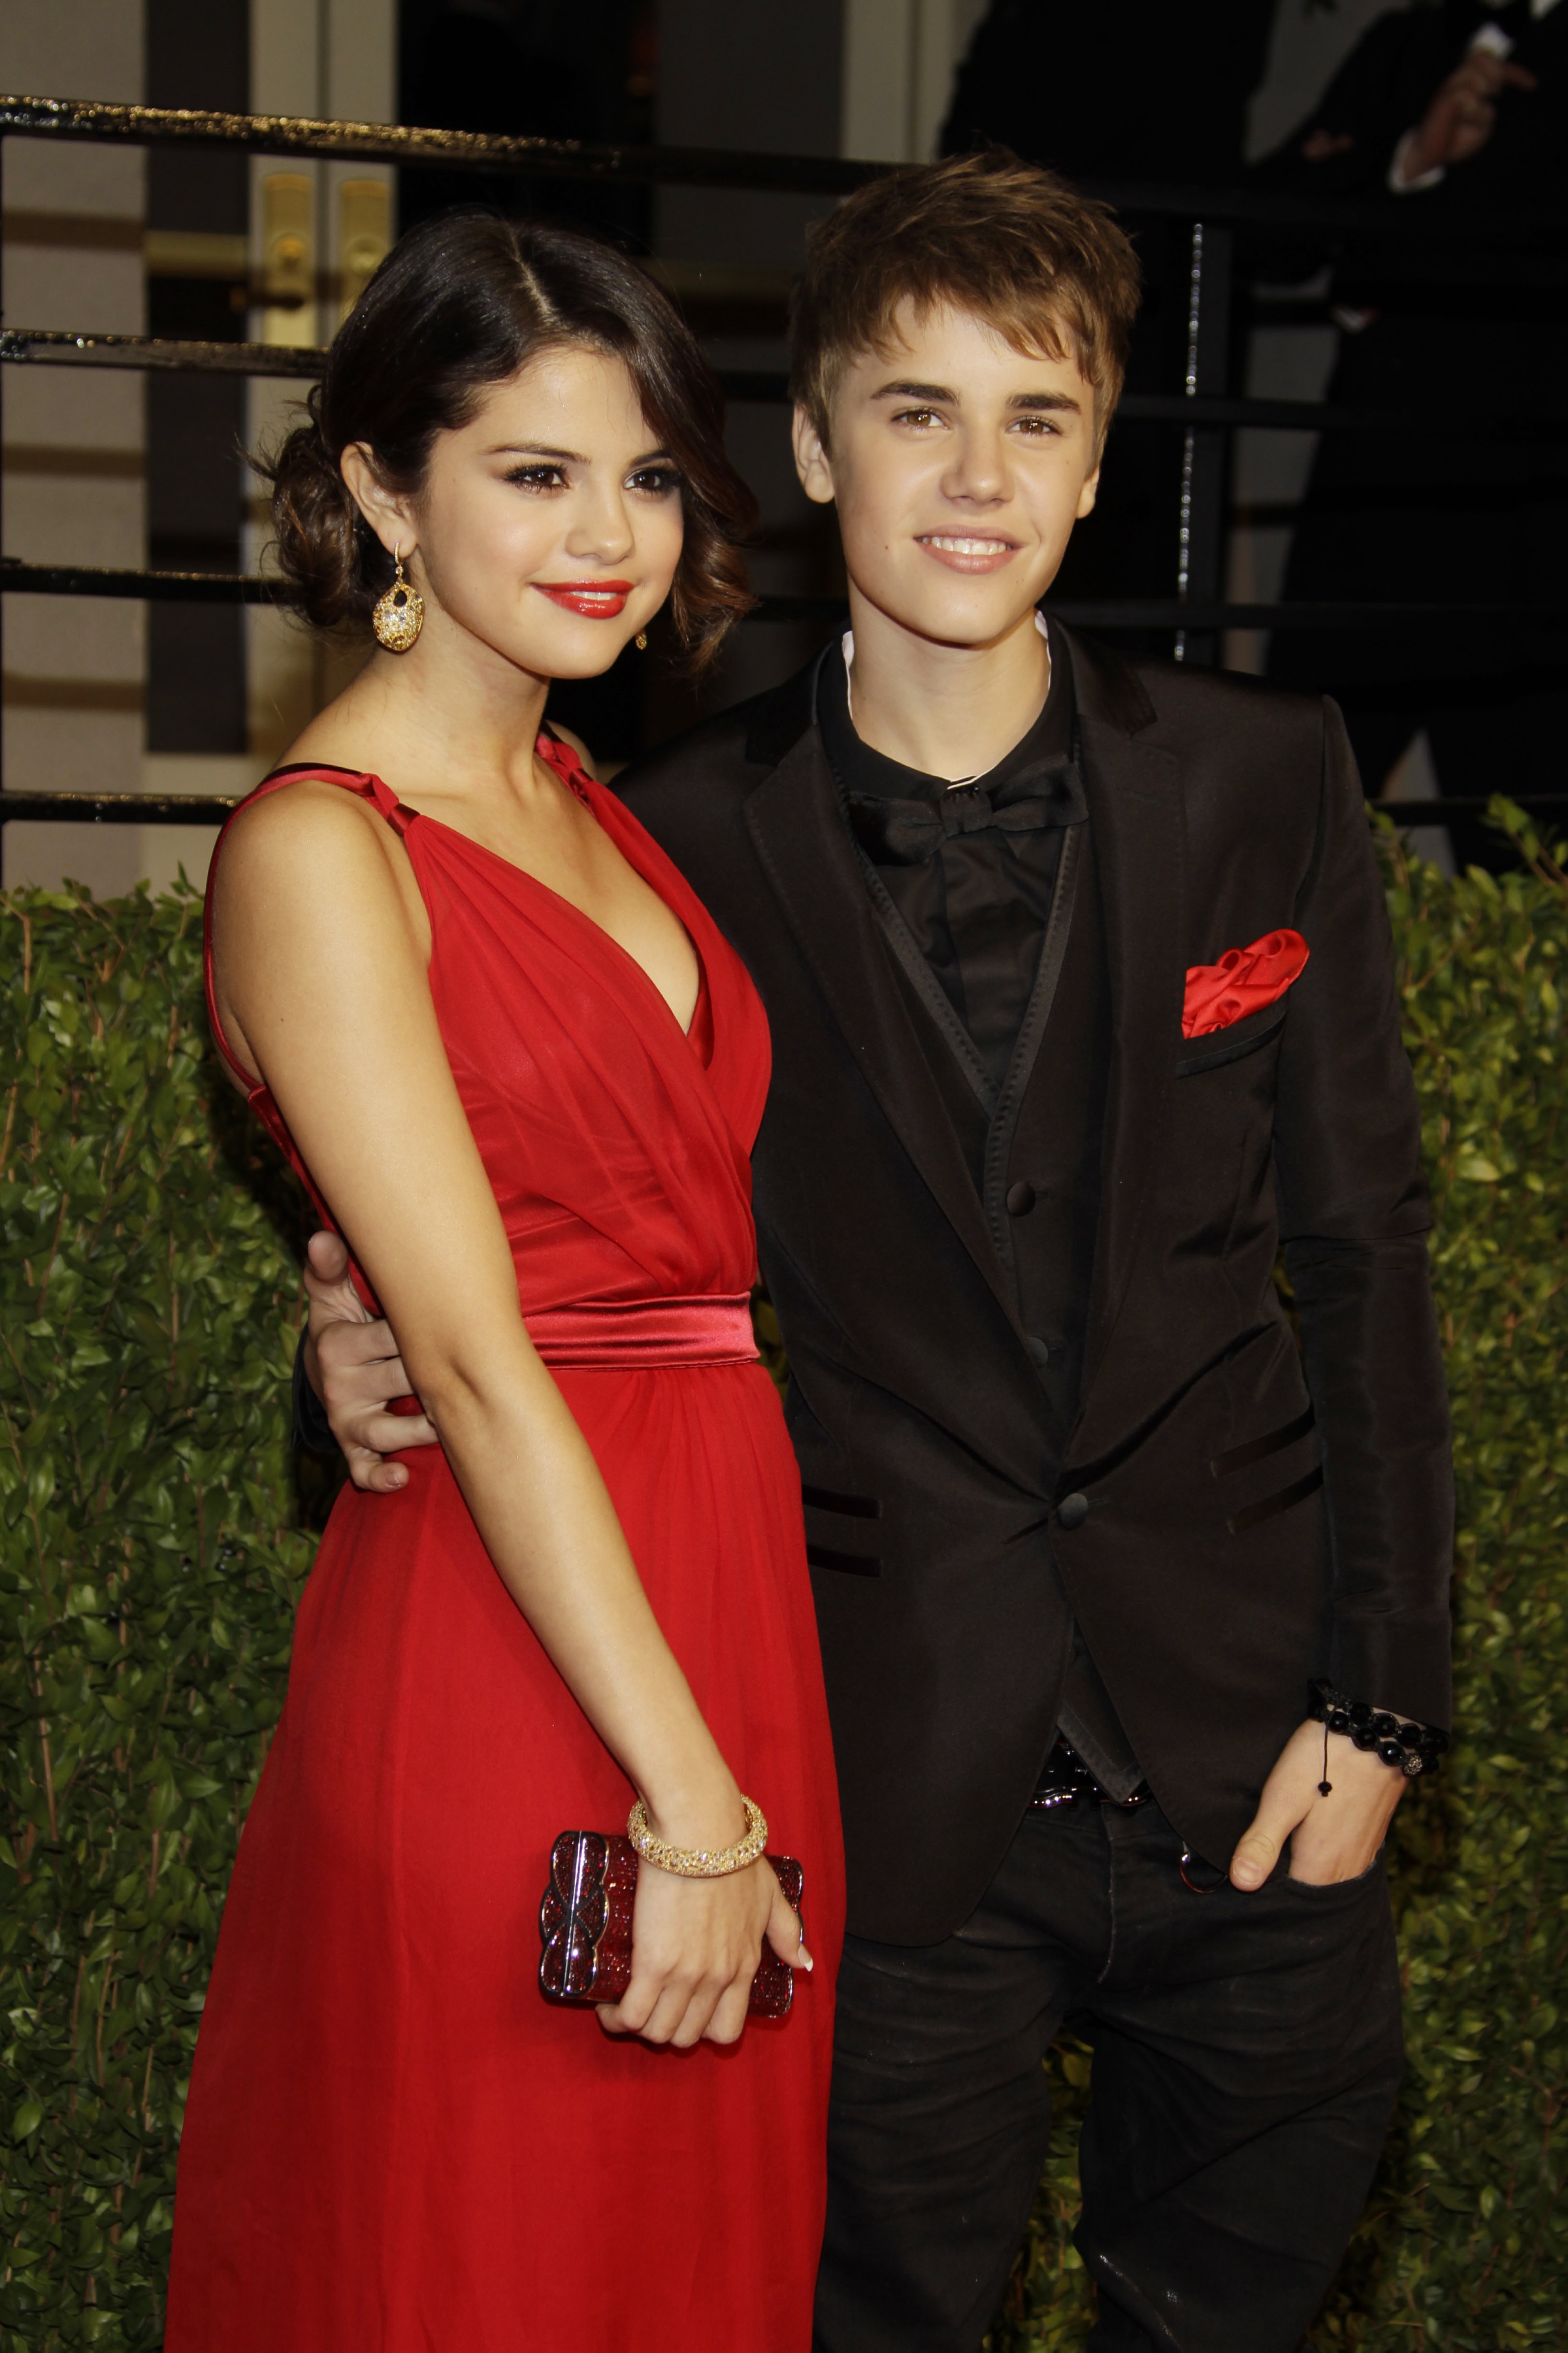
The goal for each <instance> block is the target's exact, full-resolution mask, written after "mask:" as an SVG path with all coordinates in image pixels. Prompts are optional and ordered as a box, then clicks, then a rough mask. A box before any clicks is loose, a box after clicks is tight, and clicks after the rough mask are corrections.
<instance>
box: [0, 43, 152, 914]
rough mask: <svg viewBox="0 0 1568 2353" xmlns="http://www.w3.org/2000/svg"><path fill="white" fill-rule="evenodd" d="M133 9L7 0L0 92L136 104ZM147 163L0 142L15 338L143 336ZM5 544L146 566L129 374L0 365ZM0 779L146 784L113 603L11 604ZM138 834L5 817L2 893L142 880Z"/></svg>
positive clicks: (134, 640)
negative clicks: (34, 333)
mask: <svg viewBox="0 0 1568 2353" xmlns="http://www.w3.org/2000/svg"><path fill="white" fill-rule="evenodd" d="M0 89H5V90H9V91H13V92H15V93H17V94H20V95H26V96H29V97H39V98H99V99H108V100H121V101H134V100H138V99H140V97H141V95H142V10H141V7H140V5H137V0H69V5H62V0H5V6H4V7H3V8H0ZM142 185H143V168H142V155H141V154H140V153H137V152H135V151H132V150H127V149H117V148H110V147H98V146H87V145H77V144H75V143H71V144H67V143H65V142H60V143H59V144H54V143H51V142H49V141H47V140H26V139H7V140H6V141H5V277H4V294H5V323H6V324H7V326H11V327H75V328H81V329H88V330H96V331H98V332H120V333H132V334H136V333H140V332H142V331H143V327H144V319H145V311H144V301H143V287H144V280H143V274H142V211H143V201H142ZM0 396H3V398H4V416H5V438H4V463H5V479H4V488H5V542H4V545H5V554H7V555H16V556H21V557H23V558H24V559H25V560H26V561H28V562H30V563H35V564H47V563H75V564H88V565H130V566H131V567H132V568H133V569H139V568H140V566H141V565H142V564H143V563H144V562H145V560H146V524H145V499H144V490H143V456H142V453H143V442H144V435H143V402H142V379H141V377H140V376H138V375H130V374H121V373H119V372H116V373H114V374H109V373H104V374H101V375H100V374H99V373H97V372H96V371H95V372H93V373H92V374H89V373H88V372H87V371H86V370H85V369H83V370H81V371H77V370H74V369H73V370H67V369H64V368H55V367H35V366H8V367H6V368H5V370H4V383H3V385H0ZM4 606H5V690H4V691H5V711H4V759H5V783H6V785H7V786H10V787H11V788H12V789H14V790H17V791H26V790H28V789H31V790H33V791H35V792H71V791H83V792H133V791H134V790H135V789H136V787H137V786H138V784H139V783H140V780H141V779H140V768H141V756H142V730H143V721H142V678H143V673H144V668H145V651H144V649H145V643H146V628H145V616H144V612H143V608H142V606H140V605H138V604H134V603H130V602H121V601H120V600H119V599H110V598H107V597H62V596H6V597H5V599H4ZM141 833H142V829H141V828H134V827H113V828H108V827H95V826H64V825H8V826H6V828H5V882H6V884H7V885H12V884H15V883H17V882H22V881H37V882H42V883H46V884H48V885H53V886H58V882H59V880H60V877H61V875H62V874H70V875H74V876H76V877H78V878H79V880H80V881H84V882H87V883H89V884H90V885H91V887H92V888H93V889H94V890H95V891H97V892H100V894H101V893H107V892H113V891H121V890H125V889H127V888H128V887H129V886H130V884H131V883H132V882H133V881H135V879H136V876H137V873H138V871H139V868H140V859H141Z"/></svg>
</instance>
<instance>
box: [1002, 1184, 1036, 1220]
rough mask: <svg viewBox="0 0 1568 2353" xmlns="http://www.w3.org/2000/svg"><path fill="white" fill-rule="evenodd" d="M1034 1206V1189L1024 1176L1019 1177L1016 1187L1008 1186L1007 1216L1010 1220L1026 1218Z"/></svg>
mask: <svg viewBox="0 0 1568 2353" xmlns="http://www.w3.org/2000/svg"><path fill="white" fill-rule="evenodd" d="M1034 1206H1035V1188H1034V1187H1033V1186H1032V1185H1031V1184H1030V1183H1029V1180H1028V1178H1027V1177H1026V1176H1025V1177H1020V1178H1019V1180H1018V1182H1017V1184H1016V1185H1009V1186H1008V1187H1007V1215H1008V1216H1009V1217H1010V1218H1026V1217H1027V1216H1028V1214H1029V1212H1030V1210H1031V1209H1032V1208H1034Z"/></svg>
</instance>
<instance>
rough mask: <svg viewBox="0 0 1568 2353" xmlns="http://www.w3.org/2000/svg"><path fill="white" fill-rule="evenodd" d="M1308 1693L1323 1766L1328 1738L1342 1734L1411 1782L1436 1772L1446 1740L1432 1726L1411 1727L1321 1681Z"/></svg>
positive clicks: (1418, 1725) (1395, 1717)
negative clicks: (1317, 1726)
mask: <svg viewBox="0 0 1568 2353" xmlns="http://www.w3.org/2000/svg"><path fill="white" fill-rule="evenodd" d="M1308 1689H1309V1691H1310V1693H1311V1695H1312V1704H1311V1709H1310V1714H1311V1716H1312V1719H1313V1721H1314V1723H1317V1724H1321V1725H1322V1727H1323V1733H1324V1736H1325V1762H1326V1757H1327V1750H1326V1740H1327V1736H1328V1734H1330V1733H1331V1732H1342V1733H1345V1734H1347V1735H1348V1736H1349V1737H1350V1738H1351V1739H1352V1740H1353V1741H1354V1743H1355V1745H1356V1746H1357V1747H1358V1748H1366V1749H1371V1750H1372V1751H1373V1754H1374V1755H1375V1756H1378V1757H1381V1758H1382V1759H1383V1762H1384V1764H1385V1765H1388V1766H1392V1767H1394V1769H1395V1770H1396V1771H1398V1772H1401V1773H1403V1774H1404V1775H1405V1778H1406V1780H1410V1781H1413V1780H1414V1779H1415V1777H1416V1775H1417V1774H1418V1773H1435V1772H1436V1769H1437V1765H1438V1762H1439V1759H1440V1758H1441V1757H1442V1756H1443V1754H1444V1752H1445V1751H1446V1749H1447V1746H1448V1736H1447V1733H1446V1732H1439V1731H1438V1730H1437V1728H1436V1725H1430V1724H1412V1723H1410V1722H1408V1721H1407V1720H1406V1719H1405V1717H1403V1716H1398V1715H1390V1714H1389V1713H1388V1711H1387V1709H1386V1708H1378V1707H1373V1705H1372V1704H1371V1703H1370V1701H1368V1700H1364V1699H1352V1698H1351V1696H1350V1694H1349V1693H1348V1692H1342V1691H1335V1690H1334V1688H1333V1686H1332V1684H1331V1683H1325V1682H1323V1681H1321V1679H1320V1680H1319V1681H1318V1682H1316V1683H1310V1684H1309V1685H1308ZM1325 1778H1326V1776H1325Z"/></svg>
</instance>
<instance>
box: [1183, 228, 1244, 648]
mask: <svg viewBox="0 0 1568 2353" xmlns="http://www.w3.org/2000/svg"><path fill="white" fill-rule="evenodd" d="M1235 251H1236V236H1235V232H1234V230H1232V229H1230V228H1223V227H1217V226H1216V225H1215V223H1214V222H1212V221H1201V220H1197V221H1194V223H1193V245H1192V263H1191V267H1190V269H1189V271H1188V275H1187V372H1186V378H1185V381H1184V385H1183V390H1184V393H1185V396H1186V397H1187V399H1189V400H1201V399H1204V398H1205V397H1206V398H1214V397H1216V396H1224V395H1225V394H1226V392H1227V391H1228V390H1229V388H1230V387H1229V383H1228V377H1229V374H1230V296H1231V272H1232V265H1233V262H1234V259H1235ZM1229 493H1230V433H1229V430H1228V428H1227V427H1226V426H1223V425H1189V426H1188V427H1187V430H1186V435H1185V438H1184V441H1183V444H1182V495H1181V512H1180V516H1179V520H1178V525H1177V541H1176V595H1177V596H1178V597H1179V598H1180V599H1181V601H1182V602H1183V603H1185V602H1186V601H1187V600H1188V598H1191V599H1192V601H1193V603H1194V604H1198V605H1213V604H1217V603H1218V602H1219V600H1220V598H1221V596H1223V594H1224V589H1225V551H1226V513H1227V509H1228V503H1229ZM1175 656H1176V659H1177V660H1178V661H1188V662H1198V663H1201V664H1202V666H1203V667H1204V668H1205V670H1213V669H1214V668H1215V665H1216V663H1217V662H1218V660H1219V635H1218V632H1217V631H1216V630H1214V629H1178V630H1177V631H1176V644H1175Z"/></svg>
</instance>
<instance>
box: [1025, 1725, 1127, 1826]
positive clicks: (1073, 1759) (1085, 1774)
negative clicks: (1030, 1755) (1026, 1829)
mask: <svg viewBox="0 0 1568 2353" xmlns="http://www.w3.org/2000/svg"><path fill="white" fill-rule="evenodd" d="M1090 1799H1093V1801H1094V1802H1095V1803H1096V1804H1097V1805H1101V1806H1115V1807H1116V1808H1117V1809H1118V1810H1120V1811H1121V1812H1122V1813H1124V1814H1131V1813H1136V1811H1137V1810H1138V1808H1139V1807H1140V1806H1151V1805H1152V1804H1153V1802H1154V1792H1153V1790H1152V1789H1151V1788H1150V1787H1149V1784H1148V1782H1147V1781H1140V1782H1139V1784H1138V1787H1137V1788H1135V1789H1134V1790H1133V1791H1132V1792H1131V1795H1130V1796H1128V1797H1125V1798H1113V1797H1112V1796H1111V1794H1110V1790H1109V1789H1102V1788H1100V1783H1099V1782H1098V1781H1097V1780H1096V1779H1095V1778H1094V1775H1093V1774H1092V1773H1091V1772H1090V1771H1089V1767H1088V1766H1087V1765H1086V1764H1085V1763H1084V1761H1083V1758H1082V1757H1080V1756H1079V1753H1078V1751H1077V1749H1076V1748H1070V1747H1069V1746H1068V1743H1067V1742H1066V1741H1065V1740H1064V1739H1063V1738H1062V1736H1061V1735H1060V1733H1059V1732H1058V1735H1057V1740H1056V1746H1055V1747H1054V1748H1053V1749H1052V1750H1051V1753H1050V1755H1049V1756H1048V1757H1047V1759H1046V1762H1045V1766H1044V1768H1043V1770H1042V1772H1041V1774H1040V1778H1039V1780H1038V1781H1037V1784H1036V1787H1035V1794H1034V1796H1033V1797H1032V1798H1031V1799H1030V1800H1029V1811H1030V1812H1031V1813H1032V1814H1054V1813H1055V1812H1056V1811H1057V1810H1058V1808H1059V1807H1062V1806H1078V1805H1084V1804H1087V1803H1088V1802H1089V1800H1090Z"/></svg>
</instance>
